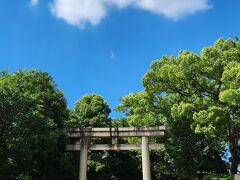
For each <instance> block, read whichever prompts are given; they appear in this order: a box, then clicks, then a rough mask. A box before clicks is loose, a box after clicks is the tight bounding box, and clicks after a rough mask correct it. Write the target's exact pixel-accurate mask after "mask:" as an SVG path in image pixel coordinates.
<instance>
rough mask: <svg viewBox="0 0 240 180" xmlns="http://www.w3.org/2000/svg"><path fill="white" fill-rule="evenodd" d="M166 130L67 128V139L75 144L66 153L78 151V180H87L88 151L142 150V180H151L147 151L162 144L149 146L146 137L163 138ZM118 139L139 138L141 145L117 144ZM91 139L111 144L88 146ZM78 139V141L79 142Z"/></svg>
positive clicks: (158, 147) (150, 128)
mask: <svg viewBox="0 0 240 180" xmlns="http://www.w3.org/2000/svg"><path fill="white" fill-rule="evenodd" d="M165 130H166V128H165V127H164V126H158V127H147V128H137V127H120V128H67V129H66V133H67V135H68V136H69V137H71V138H75V139H76V142H75V144H68V145H67V146H66V150H67V151H80V169H79V180H86V179H87V155H88V150H96V151H98V150H140V149H141V150H142V168H143V169H142V171H143V180H151V172H150V158H149V149H160V148H163V147H164V145H163V144H156V143H153V144H151V143H150V144H149V141H148V137H151V136H163V135H164V132H165ZM119 137H141V138H142V143H141V144H118V138H119ZM91 138H112V144H90V143H89V139H91ZM79 139H80V141H79Z"/></svg>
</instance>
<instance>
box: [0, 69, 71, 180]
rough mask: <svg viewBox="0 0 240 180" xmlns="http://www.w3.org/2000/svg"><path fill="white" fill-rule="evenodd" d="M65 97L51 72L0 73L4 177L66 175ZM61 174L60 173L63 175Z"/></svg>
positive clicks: (0, 155) (0, 140) (0, 158)
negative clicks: (64, 140)
mask: <svg viewBox="0 0 240 180" xmlns="http://www.w3.org/2000/svg"><path fill="white" fill-rule="evenodd" d="M67 117H68V111H67V109H66V102H65V98H64V96H63V94H62V92H61V91H59V90H58V89H57V88H56V86H55V85H54V83H53V81H52V78H51V77H50V76H49V75H48V74H47V73H42V72H39V71H35V70H30V71H17V72H15V73H13V74H12V75H10V74H8V73H6V72H4V73H2V74H1V75H0V162H1V163H0V179H24V178H28V179H62V178H64V176H63V177H60V176H61V175H63V174H61V173H58V172H57V171H60V168H62V166H61V165H62V164H61V163H60V162H61V158H63V156H62V155H61V153H60V151H61V149H62V148H63V147H61V146H60V144H61V143H60V142H61V141H63V134H62V131H61V129H62V128H63V122H64V120H65V119H66V118H67ZM59 175H60V176H59Z"/></svg>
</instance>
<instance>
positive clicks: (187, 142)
mask: <svg viewBox="0 0 240 180" xmlns="http://www.w3.org/2000/svg"><path fill="white" fill-rule="evenodd" d="M239 64H240V42H239V41H237V42H235V41H233V40H231V39H228V40H224V39H219V40H217V41H216V42H215V44H214V45H213V46H211V47H208V48H204V49H203V50H202V51H201V54H200V55H197V54H195V53H193V52H189V51H181V52H180V53H179V54H178V56H176V57H175V56H163V57H162V58H161V59H160V60H156V61H154V62H153V63H152V65H151V68H150V70H149V71H148V72H147V73H146V74H145V75H144V77H143V85H144V90H143V91H142V92H140V93H135V94H131V95H129V96H127V97H124V98H122V104H121V105H120V106H119V110H122V111H125V112H126V114H127V116H128V119H129V122H130V123H131V124H141V125H142V122H148V120H147V119H148V117H155V120H157V119H159V120H158V121H157V122H156V124H159V123H163V124H165V125H166V126H167V127H168V128H169V131H168V132H169V133H168V135H167V136H166V151H165V154H164V155H163V158H165V163H164V164H163V165H162V166H161V167H159V168H162V167H163V166H166V167H167V168H169V166H170V167H172V170H173V171H172V172H173V173H175V174H176V175H177V176H179V175H182V177H191V176H196V175H197V174H199V173H205V172H211V173H213V172H217V173H220V172H224V171H225V172H226V169H225V168H226V167H225V165H224V162H223V161H222V160H221V157H222V156H223V153H224V151H225V150H226V147H228V146H229V148H230V153H231V159H230V162H231V173H232V174H234V173H236V172H237V166H238V164H239V157H238V154H239V147H238V144H237V142H238V140H239V132H240V128H239V122H240V121H239V106H238V100H239V97H238V96H239V87H240V84H239V82H240V81H239V77H240V76H239V74H240V69H239V67H240V66H239ZM136 102H137V103H136ZM150 119H151V118H150ZM150 124H151V125H152V122H151V123H150ZM153 124H154V123H153ZM165 170H166V169H165Z"/></svg>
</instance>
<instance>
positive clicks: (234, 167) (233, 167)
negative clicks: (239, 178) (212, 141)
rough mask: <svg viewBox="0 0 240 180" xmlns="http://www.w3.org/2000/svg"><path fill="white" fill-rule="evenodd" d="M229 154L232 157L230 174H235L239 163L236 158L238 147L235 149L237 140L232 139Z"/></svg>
mask: <svg viewBox="0 0 240 180" xmlns="http://www.w3.org/2000/svg"><path fill="white" fill-rule="evenodd" d="M230 152H231V156H232V162H231V163H232V164H231V169H230V170H231V174H232V175H233V174H237V169H238V163H239V158H238V147H237V140H236V139H234V140H233V141H232V142H231V144H230Z"/></svg>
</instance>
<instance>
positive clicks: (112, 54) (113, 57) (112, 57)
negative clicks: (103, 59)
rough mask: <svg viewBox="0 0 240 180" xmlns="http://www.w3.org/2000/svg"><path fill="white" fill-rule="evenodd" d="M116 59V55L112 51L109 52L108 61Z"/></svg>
mask: <svg viewBox="0 0 240 180" xmlns="http://www.w3.org/2000/svg"><path fill="white" fill-rule="evenodd" d="M115 58H116V54H115V53H114V52H113V51H111V53H110V59H115Z"/></svg>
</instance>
